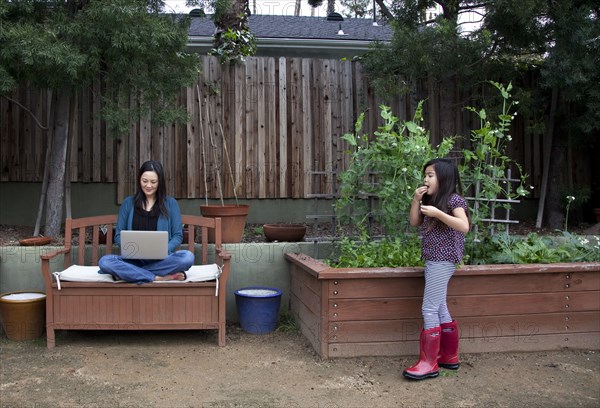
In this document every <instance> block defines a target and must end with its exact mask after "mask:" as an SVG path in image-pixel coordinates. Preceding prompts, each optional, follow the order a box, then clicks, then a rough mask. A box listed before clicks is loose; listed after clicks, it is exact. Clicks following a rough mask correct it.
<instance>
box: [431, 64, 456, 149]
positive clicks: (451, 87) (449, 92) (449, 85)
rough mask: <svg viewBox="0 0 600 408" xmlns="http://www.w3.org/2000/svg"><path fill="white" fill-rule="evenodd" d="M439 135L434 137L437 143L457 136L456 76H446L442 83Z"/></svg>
mask: <svg viewBox="0 0 600 408" xmlns="http://www.w3.org/2000/svg"><path fill="white" fill-rule="evenodd" d="M439 118H440V126H439V134H437V135H434V138H435V143H436V144H438V143H440V142H441V141H442V140H443V138H445V137H452V136H455V135H456V133H457V132H456V81H455V77H454V76H446V75H444V76H443V78H442V80H441V81H440V104H439Z"/></svg>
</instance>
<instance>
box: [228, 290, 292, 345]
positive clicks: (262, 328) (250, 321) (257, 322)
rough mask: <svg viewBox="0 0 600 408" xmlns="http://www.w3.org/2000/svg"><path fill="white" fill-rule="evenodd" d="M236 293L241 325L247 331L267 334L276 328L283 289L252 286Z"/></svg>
mask: <svg viewBox="0 0 600 408" xmlns="http://www.w3.org/2000/svg"><path fill="white" fill-rule="evenodd" d="M234 293H235V304H236V306H237V311H238V316H239V318H240V325H241V326H242V329H243V330H244V331H245V332H246V333H251V334H267V333H270V332H272V331H273V330H275V326H277V321H278V319H279V307H280V305H281V290H279V289H277V288H268V287H263V286H251V287H246V288H241V289H238V290H236V291H235V292H234Z"/></svg>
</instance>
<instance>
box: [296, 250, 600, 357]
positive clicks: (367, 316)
mask: <svg viewBox="0 0 600 408" xmlns="http://www.w3.org/2000/svg"><path fill="white" fill-rule="evenodd" d="M286 258H287V259H288V260H289V261H290V262H291V268H290V272H291V293H290V302H291V311H292V313H293V314H294V315H295V316H296V317H297V318H298V321H299V325H300V329H301V331H302V333H303V335H304V336H306V338H307V339H308V340H309V341H310V343H311V344H312V346H313V347H314V349H315V350H316V351H317V353H318V354H319V355H320V356H321V358H323V359H327V358H331V357H357V356H386V355H410V354H416V353H418V338H419V333H420V330H421V325H422V318H421V302H422V294H423V285H424V281H423V270H422V268H362V269H360V268H352V269H336V268H330V267H329V266H327V265H325V264H324V263H322V262H321V261H318V260H316V259H313V258H311V257H309V256H307V255H303V254H290V253H288V254H286ZM448 305H449V308H450V313H451V314H452V316H453V317H454V318H455V319H456V320H457V321H459V324H460V328H461V334H460V336H461V344H460V350H461V352H465V353H478V352H503V351H537V350H551V349H560V348H562V347H571V348H590V349H600V319H598V316H599V313H600V263H598V262H593V263H564V264H530V265H481V266H462V267H461V268H460V269H459V270H457V272H456V273H455V275H454V277H453V278H452V279H451V281H450V285H449V288H448Z"/></svg>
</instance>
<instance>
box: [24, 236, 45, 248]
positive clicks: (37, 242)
mask: <svg viewBox="0 0 600 408" xmlns="http://www.w3.org/2000/svg"><path fill="white" fill-rule="evenodd" d="M50 242H52V238H51V237H31V238H24V239H21V240H19V244H21V245H22V246H42V245H48V244H49V243H50Z"/></svg>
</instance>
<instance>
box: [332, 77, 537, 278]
mask: <svg viewBox="0 0 600 408" xmlns="http://www.w3.org/2000/svg"><path fill="white" fill-rule="evenodd" d="M492 84H493V85H494V87H495V88H496V89H497V90H498V91H499V93H500V95H501V100H502V103H501V108H500V109H499V112H500V113H499V114H498V120H497V122H494V121H492V120H491V119H490V118H488V115H487V112H486V111H485V110H484V109H482V110H476V109H474V108H469V110H471V111H472V112H475V113H476V114H477V115H478V117H479V119H480V122H481V127H480V128H479V129H478V130H475V131H473V132H472V138H471V141H472V146H471V149H472V150H471V149H463V150H462V157H463V163H462V164H460V165H459V171H460V173H461V179H462V180H465V181H467V183H468V186H469V187H470V188H471V190H473V192H474V197H475V198H476V201H475V204H474V205H473V204H471V208H470V211H469V212H470V214H471V224H472V225H474V226H475V227H476V228H477V229H478V230H481V231H487V232H491V229H487V228H485V227H484V224H483V222H484V220H485V219H486V218H487V217H489V215H490V213H491V208H492V205H493V204H494V202H495V201H496V200H497V199H498V198H499V197H502V198H503V199H507V198H508V199H515V198H518V197H521V196H524V195H526V194H527V190H526V189H525V188H524V187H523V183H524V179H525V177H524V176H521V178H520V184H519V185H518V186H517V187H516V188H513V189H511V188H510V187H509V186H510V185H511V184H510V183H506V182H505V181H504V180H503V179H504V178H506V177H507V170H508V167H509V166H510V165H513V166H515V167H516V168H517V169H518V170H519V171H520V168H519V166H518V164H516V163H515V162H514V161H513V160H511V159H510V158H509V157H508V156H506V153H505V151H506V147H507V145H508V144H509V142H510V140H511V137H510V134H509V133H508V132H509V128H510V122H511V120H512V118H513V115H512V114H511V113H510V110H511V108H512V103H511V102H510V93H509V92H510V90H511V86H510V85H508V86H507V87H504V86H502V85H501V84H498V83H492ZM422 109H423V102H421V103H419V105H418V107H417V110H416V112H415V115H414V118H413V120H412V121H405V122H402V123H400V122H399V120H398V119H397V118H396V117H394V116H393V115H392V113H391V110H390V108H388V107H386V106H381V117H382V118H383V120H384V124H383V125H382V126H381V127H379V129H378V130H377V131H376V132H374V135H373V136H372V137H369V136H368V135H364V134H362V135H361V134H360V132H361V129H362V124H363V120H364V116H363V115H361V116H360V117H359V119H358V120H357V122H356V125H355V133H354V134H346V135H344V136H343V139H344V140H346V141H347V142H348V144H349V145H350V146H351V147H352V148H353V150H352V151H351V152H349V154H350V156H351V158H350V163H349V166H348V168H347V170H345V171H343V172H342V173H341V174H340V175H339V182H340V187H339V198H338V200H337V201H336V204H335V211H336V215H337V217H338V220H339V222H340V223H341V224H351V225H353V226H355V227H357V228H358V229H359V231H360V239H358V240H352V239H350V238H347V239H344V240H342V241H341V243H340V244H339V249H340V253H341V255H340V258H339V264H340V265H345V266H365V267H367V266H409V265H414V264H415V259H416V260H417V261H418V258H419V257H418V256H417V257H416V258H414V257H413V255H414V254H415V253H418V251H416V252H415V250H414V249H415V248H420V246H419V245H414V243H415V242H414V240H412V235H411V234H408V235H406V232H407V231H408V225H409V217H408V212H409V210H410V203H411V201H412V199H413V196H414V191H415V189H416V188H417V187H418V186H419V185H421V184H422V180H423V165H424V164H425V163H426V162H427V161H428V160H430V159H432V158H435V157H445V156H447V155H448V154H449V153H450V151H451V149H452V147H453V145H454V139H453V138H444V139H443V141H442V142H441V143H440V145H439V146H438V147H437V148H433V147H432V146H431V144H430V140H429V134H428V132H427V131H426V130H425V129H424V128H423V127H421V123H422V121H423V119H422ZM475 181H477V182H478V183H477V188H474V187H473V186H474V182H475ZM373 202H377V208H375V209H373V208H371V207H370V206H372V205H373ZM510 205H511V203H510V202H507V203H505V204H504V206H505V208H510ZM371 219H374V220H375V221H376V222H378V224H379V225H381V226H382V227H383V228H384V232H385V234H386V239H384V240H382V241H373V240H372V239H371V237H370V231H369V222H370V221H371ZM487 235H488V234H481V233H480V234H477V237H478V239H479V238H480V237H481V236H487Z"/></svg>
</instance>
